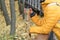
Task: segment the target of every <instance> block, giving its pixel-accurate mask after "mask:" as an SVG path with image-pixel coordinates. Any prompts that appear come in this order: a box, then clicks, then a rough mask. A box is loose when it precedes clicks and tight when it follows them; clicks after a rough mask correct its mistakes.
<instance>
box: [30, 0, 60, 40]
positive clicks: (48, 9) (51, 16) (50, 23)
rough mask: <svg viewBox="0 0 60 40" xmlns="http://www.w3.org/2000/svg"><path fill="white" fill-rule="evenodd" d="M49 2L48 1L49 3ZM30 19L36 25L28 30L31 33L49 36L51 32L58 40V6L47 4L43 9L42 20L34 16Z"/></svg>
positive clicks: (59, 34) (59, 16)
mask: <svg viewBox="0 0 60 40" xmlns="http://www.w3.org/2000/svg"><path fill="white" fill-rule="evenodd" d="M50 1H51V0H49V2H50ZM53 1H55V0H53ZM31 19H32V21H33V22H34V23H35V24H36V25H37V26H32V27H31V28H30V32H31V33H40V34H49V33H50V31H51V30H52V31H53V32H54V33H55V34H56V35H57V36H58V38H59V40H60V24H59V20H60V5H58V4H56V3H51V4H50V3H49V4H48V5H47V6H45V8H44V17H43V18H40V17H39V16H37V14H36V15H35V16H33V17H32V18H31Z"/></svg>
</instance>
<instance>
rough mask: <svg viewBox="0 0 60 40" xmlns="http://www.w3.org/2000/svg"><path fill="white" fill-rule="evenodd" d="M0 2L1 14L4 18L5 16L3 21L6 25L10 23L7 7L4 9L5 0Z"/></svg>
mask: <svg viewBox="0 0 60 40" xmlns="http://www.w3.org/2000/svg"><path fill="white" fill-rule="evenodd" d="M0 2H1V9H2V11H3V15H4V18H5V21H6V25H9V24H10V19H9V16H8V12H7V9H6V6H5V0H0Z"/></svg>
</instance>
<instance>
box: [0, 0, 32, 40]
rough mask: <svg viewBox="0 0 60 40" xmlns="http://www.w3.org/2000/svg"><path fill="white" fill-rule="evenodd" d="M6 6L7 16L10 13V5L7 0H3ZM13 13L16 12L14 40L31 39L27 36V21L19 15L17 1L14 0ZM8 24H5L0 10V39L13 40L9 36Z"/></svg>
mask: <svg viewBox="0 0 60 40" xmlns="http://www.w3.org/2000/svg"><path fill="white" fill-rule="evenodd" d="M5 3H6V7H7V10H8V14H9V17H10V18H11V15H10V5H9V0H5ZM15 13H16V34H15V37H14V38H16V40H31V38H30V36H29V27H30V25H27V24H30V23H29V22H25V21H24V20H23V19H22V17H21V16H19V7H18V2H17V1H16V2H15ZM9 35H10V25H8V26H6V22H5V19H4V16H3V12H2V11H1V10H0V40H13V39H12V38H11V37H10V36H9Z"/></svg>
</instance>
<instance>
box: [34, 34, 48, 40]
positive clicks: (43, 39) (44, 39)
mask: <svg viewBox="0 0 60 40" xmlns="http://www.w3.org/2000/svg"><path fill="white" fill-rule="evenodd" d="M48 37H49V35H43V34H38V35H37V37H36V38H35V39H33V40H48Z"/></svg>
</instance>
